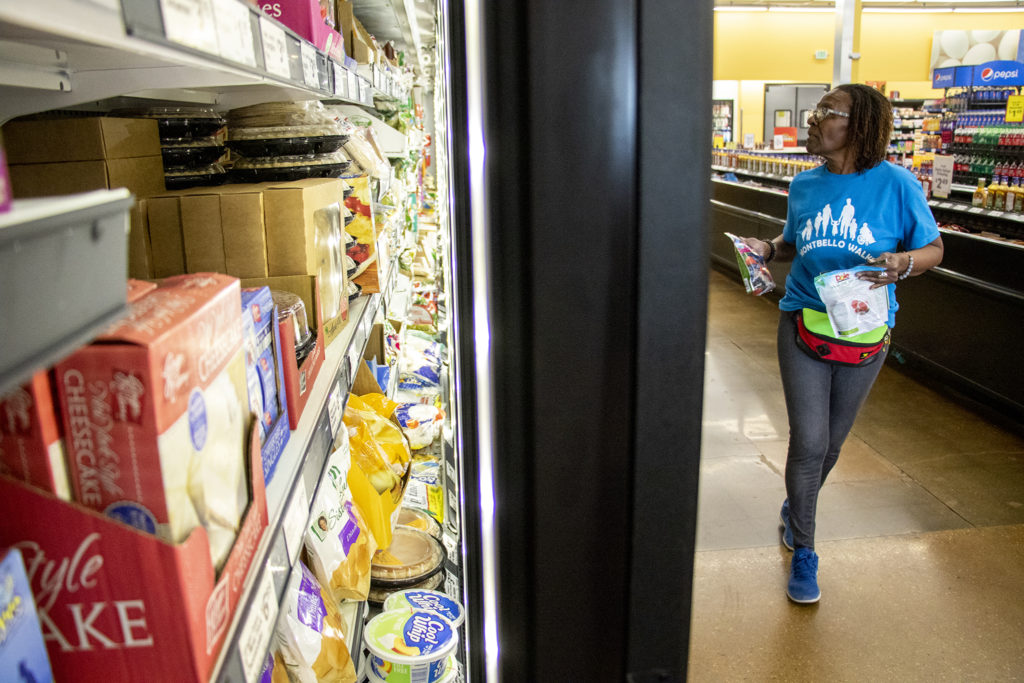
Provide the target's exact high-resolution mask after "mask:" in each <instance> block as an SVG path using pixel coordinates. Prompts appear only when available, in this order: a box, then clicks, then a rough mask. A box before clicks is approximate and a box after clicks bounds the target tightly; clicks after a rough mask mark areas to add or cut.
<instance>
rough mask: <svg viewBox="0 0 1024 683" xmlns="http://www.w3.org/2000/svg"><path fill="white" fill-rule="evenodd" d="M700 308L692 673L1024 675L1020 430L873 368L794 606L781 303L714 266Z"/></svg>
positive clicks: (817, 677) (731, 676) (1023, 446)
mask: <svg viewBox="0 0 1024 683" xmlns="http://www.w3.org/2000/svg"><path fill="white" fill-rule="evenodd" d="M909 286H913V283H911V284H910V285H909ZM709 311H710V316H709V321H708V343H707V356H706V361H707V365H706V375H705V400H704V433H703V445H702V463H701V483H700V507H699V518H698V532H697V551H698V552H697V557H696V567H695V576H694V601H693V615H692V635H691V645H690V680H691V681H733V680H748V681H760V680H783V681H784V680H801V681H864V680H886V681H888V680H900V681H909V680H931V681H974V680H978V681H1011V680H1024V438H1022V437H1021V436H1019V435H1016V434H1014V433H1011V432H1008V431H1006V430H1004V429H1001V428H999V427H997V426H995V425H992V424H990V423H988V422H986V421H985V420H984V419H982V418H980V417H978V416H977V415H976V414H975V413H972V412H969V411H967V410H965V409H963V408H961V407H959V406H958V405H957V404H956V403H955V402H954V401H952V400H950V399H949V398H947V397H946V396H944V395H942V394H939V393H936V392H935V391H933V390H931V389H929V388H926V387H924V386H922V385H921V384H919V383H917V382H915V381H913V380H912V379H910V378H908V377H906V376H905V375H903V374H901V373H899V372H898V371H896V370H893V369H892V368H890V367H886V368H884V369H883V370H882V373H881V375H880V376H879V380H878V382H877V383H876V385H875V388H874V389H873V391H872V393H871V396H870V397H869V398H868V402H867V404H866V405H865V406H864V408H863V410H862V411H861V413H860V416H859V417H858V420H857V422H856V423H855V424H854V427H853V431H852V433H851V435H850V437H849V439H848V440H847V442H846V445H845V446H844V448H843V452H842V455H841V456H840V459H839V463H838V465H837V466H836V468H835V469H834V470H833V472H832V475H831V476H830V478H829V481H828V483H827V484H826V486H825V489H824V490H823V491H822V494H821V497H820V499H819V504H818V532H817V545H818V548H817V550H818V553H819V555H820V556H821V570H820V573H819V583H820V585H821V590H822V600H821V603H819V604H818V605H816V606H810V607H799V606H796V605H793V604H792V603H790V602H789V601H788V600H787V598H786V595H785V584H786V578H787V576H788V570H789V558H790V553H789V552H788V551H786V550H785V549H784V548H783V547H782V546H781V544H780V543H779V528H778V512H779V505H780V504H781V502H782V499H783V498H784V497H785V485H784V482H783V476H782V473H783V468H784V466H785V459H786V439H787V433H788V427H787V421H786V412H785V404H784V402H783V398H782V388H781V384H780V380H779V372H778V364H777V361H776V356H775V330H776V324H777V321H778V312H777V307H776V306H775V304H774V303H773V302H770V301H767V300H763V299H758V298H755V297H751V296H747V295H745V294H744V293H743V289H742V286H740V285H739V284H738V283H737V282H735V281H733V280H731V279H730V278H727V277H726V276H724V275H722V274H721V273H719V272H717V271H712V274H711V279H710V306H709ZM898 333H899V324H898V322H897V327H896V334H898Z"/></svg>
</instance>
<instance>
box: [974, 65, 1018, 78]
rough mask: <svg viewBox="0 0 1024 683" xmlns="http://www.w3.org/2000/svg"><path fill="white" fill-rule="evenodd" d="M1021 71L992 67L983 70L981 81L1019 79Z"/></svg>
mask: <svg viewBox="0 0 1024 683" xmlns="http://www.w3.org/2000/svg"><path fill="white" fill-rule="evenodd" d="M1019 77H1020V69H1012V70H1011V69H999V70H996V69H993V68H992V67H990V66H989V67H985V68H984V69H982V70H981V80H983V81H986V82H987V81H991V80H993V79H995V78H1019Z"/></svg>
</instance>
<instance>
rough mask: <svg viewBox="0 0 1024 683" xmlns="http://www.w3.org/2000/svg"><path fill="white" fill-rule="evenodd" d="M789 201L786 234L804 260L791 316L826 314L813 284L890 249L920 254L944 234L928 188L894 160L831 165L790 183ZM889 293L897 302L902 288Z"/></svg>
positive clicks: (789, 299)
mask: <svg viewBox="0 0 1024 683" xmlns="http://www.w3.org/2000/svg"><path fill="white" fill-rule="evenodd" d="M787 204H788V206H787V211H786V225H785V228H784V229H783V231H782V237H783V239H784V240H785V241H786V242H787V243H789V244H792V245H793V246H794V247H795V248H796V251H797V258H796V259H795V260H794V261H793V264H792V265H791V266H790V271H789V275H787V276H786V291H785V295H784V296H783V298H782V301H781V302H780V303H779V306H780V307H781V308H782V310H784V311H798V310H800V309H801V308H813V309H814V310H816V311H824V310H825V305H824V304H823V303H822V301H821V297H820V296H819V295H818V291H817V289H815V287H814V278H815V276H817V275H820V274H821V273H827V272H829V271H832V270H840V269H845V268H853V267H855V266H862V265H864V264H865V263H866V262H867V261H868V259H870V258H872V257H875V256H878V255H879V254H882V253H884V252H887V251H891V252H895V251H899V250H901V249H904V250H907V249H919V248H920V247H923V246H924V245H926V244H928V243H929V242H931V241H933V240H934V239H935V238H937V237H938V236H939V231H938V228H937V227H936V225H935V218H934V216H932V212H931V208H930V207H929V206H928V200H927V199H925V196H924V193H923V192H922V191H921V184H920V183H919V182H917V179H916V178H914V176H913V175H912V174H911V173H910V172H909V171H907V170H906V169H903V168H900V167H898V166H896V165H894V164H891V163H889V162H887V161H883V162H882V163H880V164H878V165H877V166H874V167H872V168H870V169H867V170H865V171H861V172H858V173H849V174H834V173H831V172H829V170H828V168H827V167H826V166H825V165H824V164H823V165H821V166H819V167H817V168H813V169H810V170H808V171H804V172H803V173H800V174H798V175H797V176H796V177H795V178H794V179H793V182H792V183H790V187H789V198H788V202H787ZM888 288H889V300H890V301H895V299H896V288H895V286H894V285H888ZM895 308H896V306H895V305H894V306H893V308H892V309H891V310H890V320H889V326H890V327H892V326H893V325H894V324H895V315H894V313H895Z"/></svg>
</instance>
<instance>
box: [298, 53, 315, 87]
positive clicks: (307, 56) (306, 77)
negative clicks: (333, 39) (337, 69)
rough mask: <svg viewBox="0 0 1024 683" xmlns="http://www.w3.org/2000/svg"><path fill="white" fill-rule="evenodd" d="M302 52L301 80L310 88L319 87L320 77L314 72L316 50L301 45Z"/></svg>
mask: <svg viewBox="0 0 1024 683" xmlns="http://www.w3.org/2000/svg"><path fill="white" fill-rule="evenodd" d="M300 49H301V50H302V80H303V81H305V83H306V85H308V86H309V87H310V88H319V87H320V76H319V75H318V74H317V70H316V48H315V47H313V46H312V45H310V44H309V43H306V42H303V43H301V48H300Z"/></svg>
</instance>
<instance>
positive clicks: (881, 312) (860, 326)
mask: <svg viewBox="0 0 1024 683" xmlns="http://www.w3.org/2000/svg"><path fill="white" fill-rule="evenodd" d="M862 270H885V269H884V268H874V267H872V266H856V267H854V268H847V269H844V270H833V271H829V272H827V273H822V274H821V275H818V276H817V277H815V278H814V287H815V289H817V290H818V296H820V297H821V300H822V302H823V303H824V304H825V312H826V313H828V321H829V322H830V323H831V324H832V331H833V332H835V336H836V337H837V338H839V339H843V338H847V337H854V336H856V335H858V334H864V333H865V332H870V331H871V330H874V329H877V328H879V327H881V326H882V325H885V324H887V323H888V322H889V292H888V290H889V288H888V287H878V288H877V289H871V282H870V281H868V280H861V279H860V278H858V277H857V273H858V272H859V271H862Z"/></svg>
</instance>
